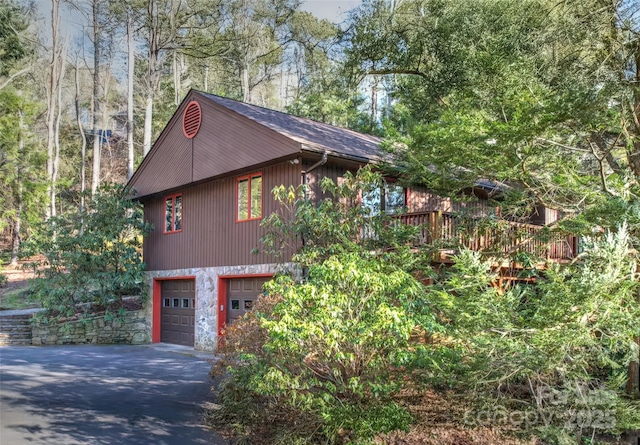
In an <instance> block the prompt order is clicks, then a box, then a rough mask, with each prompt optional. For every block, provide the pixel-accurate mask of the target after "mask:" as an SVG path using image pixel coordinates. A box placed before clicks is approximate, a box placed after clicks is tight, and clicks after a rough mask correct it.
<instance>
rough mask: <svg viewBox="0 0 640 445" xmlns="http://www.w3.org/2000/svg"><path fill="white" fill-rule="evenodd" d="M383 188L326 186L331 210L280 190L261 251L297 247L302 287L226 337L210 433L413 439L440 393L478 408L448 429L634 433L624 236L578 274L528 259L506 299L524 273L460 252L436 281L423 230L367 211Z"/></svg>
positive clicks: (265, 304)
mask: <svg viewBox="0 0 640 445" xmlns="http://www.w3.org/2000/svg"><path fill="white" fill-rule="evenodd" d="M380 181H381V178H380V177H379V175H377V174H375V173H372V172H371V171H369V170H365V171H361V172H359V173H358V174H357V175H355V176H348V177H347V178H346V179H345V181H344V182H343V183H342V184H341V185H336V184H332V183H330V182H327V181H325V182H324V183H323V190H324V191H325V193H327V194H328V195H329V198H328V199H325V200H323V201H321V202H320V203H316V204H314V203H313V202H311V201H310V200H309V199H307V198H306V194H305V193H304V189H303V190H298V191H296V190H295V189H288V190H287V189H284V188H278V189H276V190H275V195H276V199H277V200H279V201H280V202H281V204H282V209H281V211H280V212H278V213H276V214H273V215H271V216H270V217H269V218H267V221H266V224H267V228H268V234H267V236H266V237H265V239H264V242H265V247H266V249H267V250H270V251H271V252H275V251H278V250H280V249H281V248H282V247H283V246H285V243H286V242H290V241H291V240H294V241H295V242H296V243H297V244H295V246H294V247H297V248H298V253H297V255H295V257H294V259H295V261H296V263H297V265H298V266H299V268H300V270H301V271H303V272H304V273H303V274H302V276H303V281H301V282H295V281H294V280H292V279H291V278H289V277H280V278H279V279H277V280H276V281H275V282H274V283H272V284H270V285H269V286H268V292H269V295H268V297H267V298H261V299H259V300H258V301H259V303H258V305H257V306H256V308H255V309H254V311H253V313H250V314H248V315H247V316H246V317H245V318H244V319H242V320H241V321H239V322H238V323H237V324H236V325H235V326H231V327H230V328H229V332H228V335H227V338H226V344H225V346H224V348H223V350H224V351H225V353H226V360H223V361H221V362H220V363H219V365H218V368H223V367H225V366H230V376H229V377H228V379H227V380H226V382H225V384H224V385H223V388H222V389H221V391H220V393H219V397H220V399H219V400H220V402H221V404H222V407H221V409H220V410H219V411H217V412H216V413H214V415H213V417H214V423H216V424H218V425H234V426H235V427H236V430H237V432H239V433H240V434H246V435H248V436H250V440H251V441H252V442H255V441H256V440H257V439H256V438H257V437H263V438H266V439H265V440H266V442H267V443H277V442H278V441H279V440H280V439H282V441H283V443H358V442H359V441H367V440H370V439H371V438H372V437H373V436H375V435H376V434H378V433H383V432H388V431H391V430H394V429H404V428H406V427H408V425H409V422H410V413H409V411H407V406H408V405H407V404H406V403H401V402H402V401H403V400H405V399H403V395H406V394H411V393H421V392H424V391H428V392H439V393H440V394H444V391H445V390H446V391H453V393H454V395H455V397H454V399H456V400H458V399H459V400H464V403H465V405H466V406H467V407H468V412H467V413H465V414H464V416H463V417H464V418H461V417H462V416H460V415H459V414H457V417H452V418H451V419H449V422H448V423H445V424H446V425H448V426H447V427H446V428H449V427H450V425H451V424H452V423H453V424H464V427H465V428H471V427H479V430H482V429H483V428H484V429H486V428H489V429H493V428H497V429H501V430H502V431H503V432H509V433H517V434H519V435H520V436H522V437H527V436H530V435H532V434H536V433H537V434H538V437H539V438H540V437H543V438H544V440H545V443H568V442H567V441H574V442H578V443H579V442H580V439H579V438H580V436H581V435H583V434H589V435H590V436H592V437H596V436H597V435H598V434H611V433H613V434H616V433H620V432H622V431H624V430H631V431H635V430H637V429H640V405H639V404H638V402H637V401H634V400H632V398H631V397H630V396H629V395H628V394H625V383H626V380H627V366H628V365H629V363H630V362H632V361H636V360H637V359H638V346H637V343H636V341H635V339H636V338H638V337H640V325H639V324H638V323H637V320H638V319H640V303H639V302H638V297H637V295H638V292H639V290H640V289H639V283H638V274H637V271H636V263H637V254H636V250H635V249H633V237H630V236H629V234H628V230H627V228H626V226H623V227H621V228H619V229H618V230H616V231H612V232H610V233H608V234H607V235H606V236H603V237H601V238H600V239H593V240H588V239H587V240H586V243H585V249H584V252H583V253H582V254H581V255H580V257H579V258H578V259H576V261H574V262H573V263H571V264H552V263H550V264H547V265H545V267H544V268H539V266H538V265H536V262H534V261H533V260H531V261H530V264H529V269H530V270H528V271H526V272H527V273H526V274H525V275H526V277H527V278H528V279H531V278H533V279H535V280H536V284H535V285H531V284H522V283H521V284H514V285H512V286H511V287H509V288H499V287H497V286H496V283H497V282H498V280H497V278H498V274H497V272H495V271H496V266H495V265H496V264H509V263H510V262H513V261H515V260H514V258H509V257H508V256H505V258H497V257H496V252H492V253H489V254H488V255H492V257H485V256H483V254H482V253H480V252H472V251H469V250H464V249H462V250H459V254H458V255H457V256H456V257H455V261H454V264H453V265H450V266H447V267H442V268H441V269H440V270H439V271H435V270H433V269H432V267H433V265H432V264H431V260H432V259H433V257H434V256H433V253H434V249H437V246H426V247H422V246H417V245H415V243H414V242H413V240H414V239H415V228H411V227H409V228H408V227H402V226H401V225H400V224H397V221H395V220H394V219H393V218H392V217H389V216H388V215H384V214H372V213H370V212H369V211H368V209H365V208H363V207H362V206H361V205H359V203H358V199H357V198H358V194H359V193H360V191H361V190H366V189H367V187H377V186H379V185H380ZM471 223H473V221H470V222H469V224H471ZM476 223H477V224H478V225H480V224H483V222H482V221H477V222H476ZM472 229H473V228H472ZM525 259H526V258H525ZM518 261H519V262H520V263H521V264H524V263H525V262H524V261H523V260H522V258H518ZM416 277H417V278H419V279H420V280H422V279H424V278H426V277H428V278H430V279H431V280H432V281H433V284H432V285H430V286H423V285H422V284H421V282H420V281H419V280H418V279H416ZM218 371H220V369H218ZM443 399H446V397H443ZM422 408H423V409H426V410H429V409H430V408H429V407H428V406H425V407H422ZM452 416H453V414H452ZM278 419H287V422H286V423H285V424H283V423H282V421H281V420H278ZM523 419H525V420H523ZM487 421H488V423H487ZM284 436H286V439H283V437H284Z"/></svg>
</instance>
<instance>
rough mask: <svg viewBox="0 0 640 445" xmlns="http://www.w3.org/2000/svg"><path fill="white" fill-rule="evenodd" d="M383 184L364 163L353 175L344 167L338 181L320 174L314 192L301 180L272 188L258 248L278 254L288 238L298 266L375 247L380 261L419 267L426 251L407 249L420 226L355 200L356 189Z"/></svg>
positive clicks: (358, 193) (410, 268)
mask: <svg viewBox="0 0 640 445" xmlns="http://www.w3.org/2000/svg"><path fill="white" fill-rule="evenodd" d="M383 186H384V180H383V177H382V175H381V174H380V173H379V172H374V171H373V170H372V169H371V167H365V168H362V169H360V170H359V171H358V172H357V173H356V174H355V175H354V174H351V173H350V172H347V173H346V174H345V175H344V178H343V180H342V181H341V183H340V184H336V183H334V182H333V181H332V180H330V179H329V178H323V179H322V181H321V184H320V189H321V190H320V191H321V193H322V196H318V197H313V196H312V192H311V191H310V190H309V189H308V188H307V187H306V186H301V187H299V188H297V189H296V188H293V187H290V188H288V189H287V188H285V187H277V188H275V189H274V190H273V194H274V198H275V200H276V202H277V203H278V204H279V205H280V206H279V207H280V210H279V211H278V212H275V213H273V214H271V215H269V216H268V217H267V218H265V221H264V223H263V225H264V226H265V228H266V235H265V236H264V237H263V239H262V240H261V241H262V243H263V246H264V249H265V250H266V251H267V252H268V253H271V254H278V253H279V252H282V251H283V249H285V248H286V247H287V246H288V245H289V247H291V246H290V244H291V243H293V247H297V248H298V249H297V254H296V257H295V260H296V261H297V262H298V263H300V264H301V265H302V266H309V265H311V264H317V263H318V262H321V261H322V260H324V259H326V258H328V257H330V256H332V255H335V254H338V253H343V252H362V253H366V252H376V255H378V256H379V258H380V260H381V261H385V262H387V263H391V264H394V265H396V266H398V267H399V268H401V269H403V270H406V271H413V270H416V269H423V268H424V267H425V265H424V260H425V258H426V257H428V253H429V252H427V253H425V254H424V255H412V254H411V250H412V248H413V247H414V244H415V243H414V241H415V239H416V236H417V233H418V231H419V230H420V227H416V226H408V225H405V224H400V223H398V221H397V219H394V217H393V216H392V215H389V214H386V213H384V212H380V211H379V210H380V209H379V208H374V207H367V206H363V205H361V199H360V197H361V194H362V193H370V192H372V191H376V190H379V189H380V188H381V187H383ZM322 197H324V199H321V198H322ZM425 248H426V249H427V251H428V250H429V247H428V246H425Z"/></svg>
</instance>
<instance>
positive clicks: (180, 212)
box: [129, 90, 565, 350]
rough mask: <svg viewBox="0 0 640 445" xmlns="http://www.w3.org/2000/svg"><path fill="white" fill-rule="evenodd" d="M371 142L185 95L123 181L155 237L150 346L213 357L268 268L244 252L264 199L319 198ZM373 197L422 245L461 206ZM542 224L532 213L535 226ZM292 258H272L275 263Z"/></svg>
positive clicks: (402, 192) (442, 231) (271, 206)
mask: <svg viewBox="0 0 640 445" xmlns="http://www.w3.org/2000/svg"><path fill="white" fill-rule="evenodd" d="M380 142H381V140H380V139H379V138H377V137H374V136H369V135H365V134H360V133H357V132H354V131H351V130H346V129H342V128H337V127H334V126H331V125H327V124H323V123H318V122H314V121H311V120H309V119H304V118H300V117H296V116H291V115H287V114H285V113H281V112H277V111H274V110H269V109H265V108H261V107H258V106H254V105H249V104H245V103H241V102H237V101H234V100H231V99H226V98H223V97H219V96H215V95H212V94H207V93H203V92H199V91H193V90H192V91H190V92H189V93H188V94H187V96H186V97H185V99H184V101H183V102H182V104H181V105H180V106H179V107H178V109H177V111H176V113H175V114H174V116H173V117H172V118H171V120H170V121H169V123H168V124H167V126H166V127H165V129H164V130H163V132H162V133H161V135H160V137H159V138H158V140H157V141H156V143H155V144H154V146H153V148H152V149H151V151H150V152H149V154H148V155H147V156H146V158H145V159H144V161H143V162H142V164H141V165H140V167H139V168H138V169H137V171H136V172H135V174H134V175H133V177H132V178H131V180H130V181H129V186H131V187H132V188H133V189H135V191H136V193H137V195H136V196H137V198H138V199H139V200H140V201H141V202H142V203H143V205H144V213H145V218H146V219H147V220H148V221H149V222H150V223H152V224H153V226H154V228H155V229H154V231H153V232H152V233H151V235H150V236H148V237H147V238H146V239H145V240H144V247H143V249H144V260H145V262H146V265H147V270H148V271H149V279H150V285H151V286H150V287H151V292H152V296H151V308H150V312H151V314H150V316H151V319H152V338H153V341H154V342H168V343H178V344H184V345H193V346H194V347H195V348H196V349H201V350H213V349H215V347H216V342H217V338H218V336H219V334H220V333H221V329H222V328H223V326H224V325H225V324H226V323H227V322H229V321H232V320H233V319H235V318H237V317H239V316H241V315H242V314H243V313H245V312H246V311H247V310H249V309H250V308H251V305H252V302H253V301H254V300H255V298H256V297H257V295H258V294H259V292H260V290H261V286H262V284H263V283H264V282H265V281H267V280H268V279H269V278H270V277H271V276H273V274H274V273H275V272H276V271H277V269H278V267H279V266H278V261H276V259H275V258H273V257H271V256H269V255H267V254H265V253H260V254H257V255H256V254H253V253H252V250H253V249H254V248H255V247H257V246H258V243H259V239H260V237H261V236H262V235H263V229H262V228H261V226H260V223H261V220H262V218H264V217H265V216H267V215H269V214H270V213H272V212H273V211H275V210H276V202H275V201H274V199H273V197H272V196H271V190H272V189H273V188H274V187H275V186H278V185H285V186H290V185H291V186H297V185H299V184H307V185H308V187H309V191H310V195H311V196H319V195H320V187H319V183H320V180H321V179H322V178H323V177H330V178H332V179H334V180H339V178H340V177H341V176H343V175H344V173H345V172H346V171H349V170H351V171H354V170H357V169H358V168H359V167H361V166H363V165H366V164H368V163H371V162H376V161H379V160H380V156H381V151H380V149H379V144H380ZM382 196H385V197H386V201H387V206H392V205H393V206H396V207H401V208H403V209H404V210H406V212H404V213H403V214H402V215H399V218H400V219H401V220H402V221H404V222H405V223H408V224H422V223H430V224H431V226H430V227H432V228H434V229H433V230H430V231H429V233H428V235H425V240H424V241H425V242H430V241H432V240H433V239H434V237H438V236H446V234H447V233H450V232H452V231H454V230H455V227H454V219H452V218H450V217H445V216H446V215H451V212H453V211H455V210H456V206H459V205H460V204H456V203H454V202H452V201H451V200H449V199H444V198H441V197H437V196H435V195H433V194H432V193H429V191H428V190H427V189H426V188H421V187H415V188H412V189H409V190H407V189H403V188H401V187H399V186H394V185H390V189H389V190H388V192H387V193H386V194H383V195H382ZM383 205H384V203H383ZM553 217H554V215H552V214H551V213H550V212H549V214H546V213H543V214H542V216H540V217H539V218H541V219H540V220H538V221H536V222H538V223H545V224H546V223H549V222H551V221H552V219H553ZM436 228H437V230H436ZM427 238H428V239H427ZM473 242H474V243H475V244H474V247H476V248H482V247H483V245H482V241H480V242H479V241H477V240H474V241H473ZM564 244H565V243H559V245H564ZM292 254H293V252H292V251H286V252H283V256H282V258H283V259H284V261H285V264H286V261H287V260H289V259H290V258H291V256H292ZM553 255H565V253H563V252H560V253H557V252H556V253H553ZM279 262H280V263H282V259H279Z"/></svg>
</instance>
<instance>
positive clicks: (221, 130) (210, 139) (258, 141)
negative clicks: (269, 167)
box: [193, 96, 300, 181]
mask: <svg viewBox="0 0 640 445" xmlns="http://www.w3.org/2000/svg"><path fill="white" fill-rule="evenodd" d="M195 99H196V100H197V99H198V98H197V96H196V98H195ZM200 105H201V107H202V126H201V127H200V132H199V133H198V135H197V136H196V137H195V138H194V149H193V180H194V181H201V180H203V179H207V178H211V177H214V176H218V175H221V174H224V173H227V172H233V171H236V170H240V169H242V168H245V167H247V166H251V165H258V164H262V163H265V162H268V161H271V160H273V159H278V158H282V157H285V156H290V155H293V154H295V153H299V152H300V144H299V143H298V142H296V141H294V140H292V139H289V138H287V137H284V136H282V135H281V134H279V133H276V132H275V131H273V130H271V129H269V128H267V127H264V126H262V125H259V124H257V123H256V122H254V121H252V120H251V119H248V118H246V117H244V116H241V115H239V114H236V113H234V112H233V111H230V110H228V109H226V108H224V107H222V106H221V105H218V104H216V103H213V102H211V101H209V100H207V99H202V100H200Z"/></svg>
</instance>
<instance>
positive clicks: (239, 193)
mask: <svg viewBox="0 0 640 445" xmlns="http://www.w3.org/2000/svg"><path fill="white" fill-rule="evenodd" d="M236 198H237V199H236V221H238V222H239V221H251V220H254V219H260V218H262V173H254V174H251V175H247V176H242V177H240V178H238V179H237V180H236Z"/></svg>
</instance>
